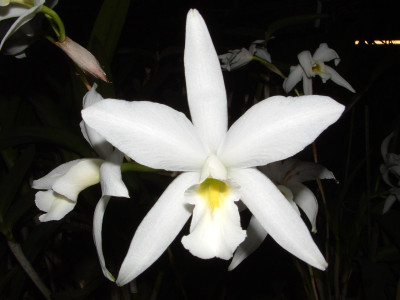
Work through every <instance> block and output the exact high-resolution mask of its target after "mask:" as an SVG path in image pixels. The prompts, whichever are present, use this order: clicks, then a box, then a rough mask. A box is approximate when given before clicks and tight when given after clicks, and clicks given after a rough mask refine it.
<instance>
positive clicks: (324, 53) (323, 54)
mask: <svg viewBox="0 0 400 300" xmlns="http://www.w3.org/2000/svg"><path fill="white" fill-rule="evenodd" d="M313 59H314V60H320V61H323V62H326V61H331V60H332V59H334V60H335V65H336V66H337V65H338V64H339V62H340V58H339V55H338V54H337V53H336V51H335V50H333V49H331V48H329V47H328V44H326V43H322V44H320V45H319V47H318V48H317V50H315V52H314V55H313Z"/></svg>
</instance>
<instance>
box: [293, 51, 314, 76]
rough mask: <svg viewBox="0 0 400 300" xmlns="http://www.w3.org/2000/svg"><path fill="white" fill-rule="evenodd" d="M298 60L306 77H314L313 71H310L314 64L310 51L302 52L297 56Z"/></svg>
mask: <svg viewBox="0 0 400 300" xmlns="http://www.w3.org/2000/svg"><path fill="white" fill-rule="evenodd" d="M297 58H298V59H299V62H300V65H301V67H302V68H303V70H304V72H305V73H306V75H307V77H313V76H315V74H314V71H313V70H312V65H313V63H314V61H313V59H312V57H311V53H310V51H308V50H306V51H302V52H300V53H299V54H298V55H297Z"/></svg>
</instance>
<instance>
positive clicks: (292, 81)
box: [283, 65, 304, 93]
mask: <svg viewBox="0 0 400 300" xmlns="http://www.w3.org/2000/svg"><path fill="white" fill-rule="evenodd" d="M303 74H304V71H303V68H302V67H301V66H300V65H297V66H291V67H290V74H289V76H288V77H287V78H285V80H284V81H283V89H284V90H285V92H286V93H289V92H290V91H291V90H292V89H293V88H294V87H295V86H296V84H297V83H298V82H300V81H301V79H302V78H303Z"/></svg>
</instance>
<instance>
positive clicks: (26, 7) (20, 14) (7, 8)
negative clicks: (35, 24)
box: [0, 0, 45, 50]
mask: <svg viewBox="0 0 400 300" xmlns="http://www.w3.org/2000/svg"><path fill="white" fill-rule="evenodd" d="M44 2H45V0H33V1H24V0H11V1H10V0H0V21H3V20H7V19H11V18H16V20H15V21H14V23H13V24H12V25H11V27H10V28H9V29H8V30H7V32H6V34H5V35H4V37H3V38H2V40H1V42H0V50H1V48H2V47H3V45H4V43H5V41H6V40H7V39H8V38H9V37H10V36H11V35H13V34H14V33H15V32H16V31H17V30H18V29H19V28H21V27H22V26H23V25H25V24H26V23H27V22H29V21H30V20H32V19H33V17H34V16H35V15H36V14H37V13H39V12H40V11H41V9H42V6H43V4H44Z"/></svg>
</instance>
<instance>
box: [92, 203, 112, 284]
mask: <svg viewBox="0 0 400 300" xmlns="http://www.w3.org/2000/svg"><path fill="white" fill-rule="evenodd" d="M109 201H110V197H109V196H103V197H101V198H100V200H99V202H97V205H96V209H95V210H94V216H93V239H94V244H95V245H96V250H97V255H98V256H99V260H100V266H101V270H102V271H103V274H104V276H105V277H106V278H107V279H109V280H111V281H115V278H114V276H113V275H112V274H111V273H110V271H108V269H107V267H106V262H105V260H104V254H103V245H102V230H103V218H104V213H105V211H106V208H107V205H108V202H109Z"/></svg>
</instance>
